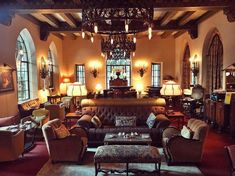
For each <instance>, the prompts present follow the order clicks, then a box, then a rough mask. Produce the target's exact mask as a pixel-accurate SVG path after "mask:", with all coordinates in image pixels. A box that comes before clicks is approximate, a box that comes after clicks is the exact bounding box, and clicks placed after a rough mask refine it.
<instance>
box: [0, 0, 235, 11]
mask: <svg viewBox="0 0 235 176" xmlns="http://www.w3.org/2000/svg"><path fill="white" fill-rule="evenodd" d="M21 1H22V0H21ZM107 1H109V3H108V5H107V7H106V8H113V7H115V6H114V5H113V1H111V2H110V0H107ZM145 1H146V2H147V0H145ZM22 2H23V3H22ZM22 2H20V1H19V0H18V1H17V2H15V1H11V0H8V1H7V0H6V1H1V2H0V6H1V7H3V8H5V9H6V8H8V9H11V10H15V11H16V12H17V13H35V12H40V13H55V12H56V13H75V12H81V7H82V6H81V2H80V1H78V0H77V1H76V0H72V1H68V0H67V1H66V0H60V1H54V0H37V1H36V2H35V1H27V4H25V3H24V1H22ZM115 4H117V3H115ZM124 4H125V3H124ZM118 6H120V7H122V6H123V5H122V3H119V5H118ZM231 6H235V0H226V1H222V0H203V1H202V0H193V1H192V0H191V1H185V0H177V1H172V0H157V1H155V2H154V3H153V7H154V9H156V10H163V11H171V10H187V11H193V10H213V9H221V8H226V7H231ZM123 7H125V6H123Z"/></svg>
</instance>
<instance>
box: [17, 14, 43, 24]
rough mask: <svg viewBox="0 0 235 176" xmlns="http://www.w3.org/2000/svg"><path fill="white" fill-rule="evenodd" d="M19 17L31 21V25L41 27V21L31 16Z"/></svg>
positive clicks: (22, 15) (23, 15)
mask: <svg viewBox="0 0 235 176" xmlns="http://www.w3.org/2000/svg"><path fill="white" fill-rule="evenodd" d="M19 16H21V17H23V18H25V19H26V20H29V21H30V22H31V23H33V24H35V25H38V26H40V25H41V23H42V22H41V21H39V20H38V19H37V18H35V17H33V16H31V15H26V14H19Z"/></svg>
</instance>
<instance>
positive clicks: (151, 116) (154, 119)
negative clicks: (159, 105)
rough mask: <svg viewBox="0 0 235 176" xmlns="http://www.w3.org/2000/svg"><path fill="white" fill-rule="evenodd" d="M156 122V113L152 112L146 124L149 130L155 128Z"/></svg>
mask: <svg viewBox="0 0 235 176" xmlns="http://www.w3.org/2000/svg"><path fill="white" fill-rule="evenodd" d="M155 121H156V116H155V115H154V113H152V112H151V113H150V114H149V117H148V119H147V121H146V124H147V125H148V127H149V128H153V126H154V124H155Z"/></svg>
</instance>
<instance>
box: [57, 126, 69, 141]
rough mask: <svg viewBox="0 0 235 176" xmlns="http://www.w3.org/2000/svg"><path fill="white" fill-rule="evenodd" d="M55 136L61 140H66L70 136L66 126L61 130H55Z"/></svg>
mask: <svg viewBox="0 0 235 176" xmlns="http://www.w3.org/2000/svg"><path fill="white" fill-rule="evenodd" d="M54 131H55V135H56V137H57V138H59V139H63V138H66V137H67V136H69V135H70V132H69V130H68V129H67V128H66V127H65V126H64V124H61V125H60V127H59V128H55V129H54Z"/></svg>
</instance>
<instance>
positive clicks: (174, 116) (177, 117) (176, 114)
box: [166, 111, 184, 128]
mask: <svg viewBox="0 0 235 176" xmlns="http://www.w3.org/2000/svg"><path fill="white" fill-rule="evenodd" d="M166 116H167V117H168V118H169V119H173V120H176V121H177V124H178V128H180V127H182V126H183V125H184V114H183V113H182V112H179V111H173V112H171V113H166Z"/></svg>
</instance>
